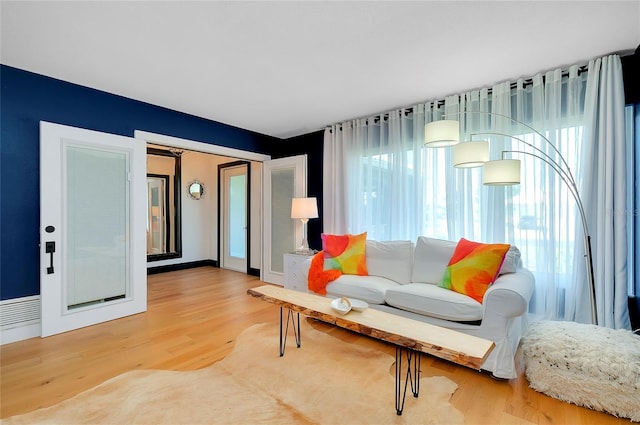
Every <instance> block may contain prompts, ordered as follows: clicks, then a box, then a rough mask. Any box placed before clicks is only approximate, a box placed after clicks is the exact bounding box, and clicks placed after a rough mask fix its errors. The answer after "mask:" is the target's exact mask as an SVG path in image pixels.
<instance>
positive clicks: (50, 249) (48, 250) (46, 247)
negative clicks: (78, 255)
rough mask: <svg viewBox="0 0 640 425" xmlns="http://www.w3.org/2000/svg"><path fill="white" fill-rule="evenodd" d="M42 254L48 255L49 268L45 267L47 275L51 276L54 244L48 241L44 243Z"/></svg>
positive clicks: (54, 250)
mask: <svg viewBox="0 0 640 425" xmlns="http://www.w3.org/2000/svg"><path fill="white" fill-rule="evenodd" d="M44 252H45V254H49V267H47V274H53V253H54V252H56V243H55V242H54V241H49V242H45V243H44Z"/></svg>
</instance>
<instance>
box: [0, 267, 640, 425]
mask: <svg viewBox="0 0 640 425" xmlns="http://www.w3.org/2000/svg"><path fill="white" fill-rule="evenodd" d="M262 284H263V283H262V282H261V281H260V280H258V279H257V278H255V277H251V276H247V275H244V274H241V273H236V272H232V271H227V270H222V269H218V268H213V267H201V268H196V269H190V270H183V271H176V272H169V273H162V274H157V275H152V276H149V279H148V300H149V304H148V311H147V312H146V313H142V314H137V315H135V316H130V317H126V318H122V319H118V320H114V321H111V322H107V323H103V324H100V325H96V326H91V327H88V328H84V329H79V330H76V331H73V332H68V333H65V334H61V335H56V336H52V337H48V338H44V339H42V338H33V339H29V340H25V341H20V342H16V343H13V344H7V345H4V346H2V347H0V350H1V351H0V355H1V362H0V366H1V369H0V379H1V387H0V390H1V393H0V404H1V409H0V417H2V418H5V417H8V416H12V415H15V414H19V413H24V412H29V411H31V410H35V409H37V408H40V407H45V406H50V405H52V404H55V403H58V402H60V401H62V400H65V399H67V398H69V397H71V396H73V395H75V394H77V393H79V392H81V391H83V390H86V389H88V388H91V387H93V386H95V385H97V384H99V383H101V382H103V381H105V380H107V379H109V378H111V377H113V376H116V375H118V374H120V373H123V372H126V371H129V370H133V369H168V370H193V369H199V368H203V367H206V366H209V365H211V364H212V363H214V362H216V361H218V360H220V359H222V358H224V357H225V356H226V355H227V354H228V353H229V352H230V350H231V349H232V347H233V343H234V340H235V338H236V336H237V335H238V334H239V333H241V332H242V330H244V329H245V328H247V327H249V326H250V325H252V324H254V323H259V322H267V323H272V324H273V325H274V326H278V323H279V322H278V318H279V310H278V307H277V306H275V305H272V304H269V303H266V302H264V301H260V300H258V299H256V298H253V297H251V296H248V295H247V294H246V291H247V289H249V288H251V287H254V286H259V285H262ZM310 323H311V324H312V326H314V327H315V328H317V329H321V330H323V331H325V332H329V333H331V334H332V335H334V336H337V337H339V338H341V339H343V340H345V341H350V342H354V343H357V344H362V345H366V346H370V347H376V348H377V349H380V350H384V351H386V352H388V353H389V354H390V355H393V353H394V349H393V346H390V345H387V344H384V343H382V342H379V341H377V340H373V339H371V338H367V337H364V336H361V335H357V334H354V333H351V332H349V331H345V330H342V329H338V328H335V327H333V326H330V325H327V324H324V323H320V322H316V321H310ZM303 338H304V336H303ZM303 343H304V340H303ZM277 350H278V348H277V341H274V355H277ZM518 361H519V369H520V373H519V377H518V378H517V379H515V380H511V381H496V380H493V379H492V378H491V377H489V376H488V375H486V374H482V373H479V372H476V371H473V370H471V369H467V368H465V367H463V366H459V365H455V364H452V363H449V362H446V361H444V360H439V359H436V358H433V357H424V358H423V360H422V373H423V375H428V376H430V375H441V376H446V377H448V378H450V379H452V380H453V381H455V382H456V383H457V384H458V386H459V388H458V390H457V391H456V392H455V394H454V395H453V397H452V399H451V402H452V404H453V405H454V406H455V407H456V408H458V409H459V410H460V411H462V412H463V413H464V415H465V418H466V422H467V424H531V423H533V424H629V423H631V422H630V421H629V420H625V419H618V418H615V417H613V416H610V415H607V414H604V413H600V412H595V411H591V410H589V409H585V408H581V407H577V406H574V405H570V404H567V403H564V402H561V401H558V400H555V399H553V398H550V397H548V396H546V395H544V394H540V393H537V392H535V391H533V390H532V389H530V388H529V387H528V384H527V381H526V378H525V377H524V376H523V373H522V365H521V360H520V359H519V360H518ZM421 390H422V391H428V389H427V388H422V389H421ZM389 391H393V388H390V389H389ZM392 408H393V406H389V409H392Z"/></svg>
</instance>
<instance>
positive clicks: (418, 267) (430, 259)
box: [411, 236, 456, 284]
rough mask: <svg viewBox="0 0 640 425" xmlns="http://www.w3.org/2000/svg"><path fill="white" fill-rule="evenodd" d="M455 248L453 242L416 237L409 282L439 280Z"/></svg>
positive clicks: (432, 281) (435, 282)
mask: <svg viewBox="0 0 640 425" xmlns="http://www.w3.org/2000/svg"><path fill="white" fill-rule="evenodd" d="M455 248H456V243H455V242H451V241H446V240H443V239H434V238H428V237H426V236H420V237H418V240H417V241H416V249H415V251H414V254H413V273H412V274H411V282H422V283H433V284H437V283H438V282H440V279H441V278H442V275H443V274H444V270H445V269H446V268H447V264H449V260H450V259H451V255H453V251H454V250H455Z"/></svg>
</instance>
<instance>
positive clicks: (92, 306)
mask: <svg viewBox="0 0 640 425" xmlns="http://www.w3.org/2000/svg"><path fill="white" fill-rule="evenodd" d="M40 158H41V159H40V224H41V226H40V235H41V242H40V245H41V248H40V258H41V272H40V293H41V322H42V336H48V335H53V334H56V333H61V332H66V331H69V330H72V329H77V328H81V327H84V326H89V325H93V324H96V323H101V322H105V321H108V320H112V319H116V318H118V317H123V316H127V315H130V314H135V313H139V312H141V311H145V310H146V305H147V293H146V282H147V280H146V270H145V266H146V243H145V241H146V238H145V227H146V226H145V223H146V211H147V209H146V197H145V196H144V194H145V193H146V165H145V158H146V147H145V145H144V144H142V143H139V142H138V141H136V140H135V139H132V138H128V137H122V136H115V135H111V134H105V133H99V132H95V131H90V130H84V129H79V128H74V127H68V126H63V125H58V124H51V123H47V122H41V123H40Z"/></svg>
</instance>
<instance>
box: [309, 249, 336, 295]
mask: <svg viewBox="0 0 640 425" xmlns="http://www.w3.org/2000/svg"><path fill="white" fill-rule="evenodd" d="M340 276H342V272H341V271H340V270H333V269H331V270H325V269H324V253H323V252H322V251H320V252H318V253H317V254H316V255H314V256H313V258H312V259H311V266H310V267H309V276H308V277H307V287H308V288H309V289H310V290H312V291H313V292H315V293H317V294H320V295H327V285H328V284H329V282H332V281H334V280H336V279H337V278H339V277H340Z"/></svg>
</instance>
